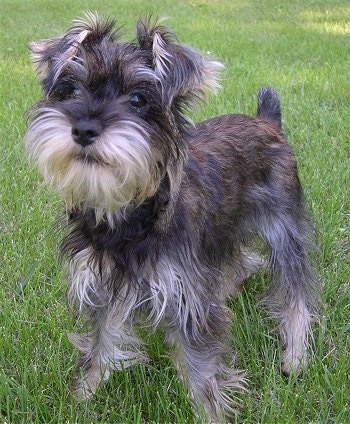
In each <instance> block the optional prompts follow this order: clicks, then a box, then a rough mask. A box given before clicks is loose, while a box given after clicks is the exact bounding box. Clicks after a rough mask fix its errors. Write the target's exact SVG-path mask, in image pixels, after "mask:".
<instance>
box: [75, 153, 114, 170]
mask: <svg viewBox="0 0 350 424" xmlns="http://www.w3.org/2000/svg"><path fill="white" fill-rule="evenodd" d="M75 160H76V161H77V162H79V163H82V164H83V165H87V166H89V165H98V166H102V167H108V163H106V162H104V161H103V160H102V159H101V158H97V157H96V156H95V155H93V154H91V153H89V152H81V153H79V154H78V155H77V156H76V157H75Z"/></svg>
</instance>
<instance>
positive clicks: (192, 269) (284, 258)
mask: <svg viewBox="0 0 350 424" xmlns="http://www.w3.org/2000/svg"><path fill="white" fill-rule="evenodd" d="M114 25H115V22H114V21H113V20H109V19H105V20H100V19H99V18H98V17H97V15H93V14H91V13H88V14H87V15H86V19H84V20H78V21H75V22H74V23H73V24H72V26H71V28H69V30H68V31H67V32H66V33H65V34H64V35H62V36H59V37H57V38H53V39H50V40H42V41H39V42H33V43H32V44H31V46H30V49H31V51H32V59H33V61H34V63H35V65H36V70H37V74H38V76H39V79H40V81H41V85H42V88H43V93H44V96H43V99H42V100H41V101H40V102H39V103H38V104H37V105H36V106H34V107H33V108H32V110H31V111H30V115H29V122H28V129H27V132H26V135H25V148H26V151H27V154H28V156H29V159H30V161H31V162H32V163H34V164H35V165H36V166H37V168H38V169H39V171H40V173H41V174H42V176H43V178H44V180H45V181H46V182H47V183H48V184H49V185H50V186H51V187H52V188H53V189H54V190H55V191H56V192H57V193H58V194H59V195H60V196H61V197H62V199H63V202H64V204H65V216H66V223H67V233H66V236H65V237H64V239H63V241H62V244H61V252H62V254H64V255H65V256H66V257H67V259H68V264H69V272H70V289H69V295H68V297H69V301H70V304H71V306H72V307H74V308H76V309H77V310H78V311H79V312H81V313H82V314H84V316H85V317H86V319H87V321H88V323H89V325H90V329H91V331H90V332H89V333H87V334H84V335H72V336H71V341H72V343H73V345H74V346H75V347H76V348H77V350H78V351H79V352H80V354H81V357H80V366H81V370H80V373H79V376H80V377H79V378H78V380H77V384H76V388H75V395H76V396H77V397H78V398H82V399H86V398H87V397H89V396H90V395H91V394H93V393H94V392H95V391H96V389H97V387H98V385H99V384H100V382H101V380H107V379H108V377H109V375H110V373H111V371H112V370H121V369H124V368H126V367H128V366H130V365H133V364H136V363H139V362H142V361H145V360H147V355H146V354H145V353H144V351H143V346H142V342H141V341H140V340H139V338H138V337H137V335H136V333H135V328H136V327H137V326H138V325H141V326H142V325H145V326H146V327H147V328H149V327H151V328H152V329H157V328H160V329H161V330H162V331H163V332H164V335H165V340H166V343H167V344H168V345H169V347H170V349H171V351H172V352H173V361H174V364H175V367H176V368H177V369H178V371H179V373H180V375H181V377H182V379H183V381H184V382H185V384H186V385H187V386H188V391H189V395H190V398H191V399H192V401H193V404H194V406H195V408H196V411H197V413H198V414H201V415H202V416H203V417H206V419H207V420H208V421H218V420H224V419H226V418H225V417H228V416H230V415H232V414H234V413H236V411H237V405H236V403H235V402H234V400H233V397H234V393H235V392H237V391H239V390H242V389H243V388H244V387H245V383H246V380H245V377H244V374H243V373H242V372H239V371H237V370H235V369H234V368H232V358H233V354H232V351H231V343H230V341H229V339H228V336H229V333H230V330H231V326H232V322H231V315H230V311H229V309H228V308H227V307H226V306H225V300H226V298H227V297H228V296H230V295H235V294H236V293H237V291H238V289H239V288H240V287H241V285H242V284H243V282H244V281H245V280H246V279H247V278H248V277H249V276H250V275H251V274H252V273H254V272H257V271H258V270H259V269H261V268H262V267H264V268H267V270H268V272H269V274H270V276H271V286H270V288H269V290H268V292H267V294H266V299H265V303H266V304H267V305H268V307H269V309H270V312H271V316H272V317H273V318H275V319H277V321H278V329H279V333H280V338H281V345H282V352H283V353H282V358H283V363H282V370H283V372H284V373H285V374H289V373H290V372H291V371H299V370H301V369H302V368H304V367H305V365H306V362H307V349H308V340H309V338H310V337H309V336H310V334H311V330H310V323H311V321H312V318H313V316H314V315H315V312H316V311H315V310H316V308H315V306H316V304H317V292H318V289H317V283H316V280H315V278H314V276H313V272H312V270H311V267H310V261H309V249H310V238H311V237H310V235H311V234H312V226H311V224H310V221H309V218H308V214H307V212H306V209H305V206H304V201H303V195H302V189H301V186H300V182H299V179H298V175H297V167H296V162H295V158H294V156H293V153H292V149H291V147H290V146H289V145H288V144H287V141H286V138H285V135H284V132H283V130H282V126H281V112H280V102H279V98H278V96H277V94H276V93H275V92H274V91H273V90H272V89H270V88H263V89H261V90H260V91H259V93H258V112H257V117H255V118H253V117H249V116H245V115H225V116H219V117H215V118H213V119H209V120H207V121H205V122H202V123H199V124H195V125H194V124H192V123H191V121H190V120H189V119H188V117H187V115H186V113H187V111H188V110H189V109H190V108H191V107H192V106H193V105H195V104H197V103H198V101H202V100H204V99H205V98H206V95H207V94H208V93H210V92H215V91H216V90H217V88H218V77H219V72H220V70H221V68H222V65H221V64H220V63H218V62H215V61H212V60H209V59H207V58H205V57H203V56H202V55H201V54H200V53H198V52H197V51H195V50H193V49H192V48H190V47H188V46H186V45H184V44H181V43H180V42H179V41H178V40H177V39H176V37H175V35H174V34H173V33H172V32H171V31H170V29H168V28H166V27H164V26H162V25H160V24H154V23H152V22H151V20H150V19H147V20H144V21H142V20H139V21H138V23H137V26H136V41H135V42H124V41H122V40H121V38H120V36H119V34H118V32H117V31H115V30H114ZM257 241H258V242H257ZM262 244H263V245H264V246H265V247H264V248H263V249H262V252H258V251H255V246H260V245H262ZM262 253H265V257H263V256H262ZM203 419H204V418H203Z"/></svg>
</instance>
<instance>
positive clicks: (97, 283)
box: [69, 252, 147, 400]
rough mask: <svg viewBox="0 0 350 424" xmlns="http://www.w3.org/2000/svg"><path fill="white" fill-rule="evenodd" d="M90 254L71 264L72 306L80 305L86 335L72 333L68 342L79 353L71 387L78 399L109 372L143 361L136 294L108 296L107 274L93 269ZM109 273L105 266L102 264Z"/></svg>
mask: <svg viewBox="0 0 350 424" xmlns="http://www.w3.org/2000/svg"><path fill="white" fill-rule="evenodd" d="M89 257H90V256H89V252H80V253H79V254H77V255H75V257H73V258H72V260H71V263H70V271H71V279H72V281H71V289H70V293H69V297H70V300H71V302H72V303H78V304H79V310H80V311H81V312H83V313H84V316H85V317H86V320H87V325H88V328H89V330H90V331H89V332H88V333H86V334H83V335H79V334H78V335H77V334H72V335H70V337H69V338H70V341H71V342H72V344H73V345H74V347H75V348H76V349H77V350H78V351H79V352H80V358H79V361H78V365H79V371H78V377H77V379H76V383H75V387H74V395H75V397H76V398H77V399H78V400H84V399H87V398H89V397H90V396H91V395H92V394H93V393H95V391H96V389H97V388H98V386H99V384H100V382H101V381H102V380H107V379H108V378H109V375H110V373H111V371H112V370H114V369H117V370H121V369H124V368H127V367H129V366H131V365H133V364H135V363H139V362H144V361H145V360H147V356H146V355H145V354H144V353H143V352H142V351H141V345H142V342H141V341H140V340H139V339H138V338H137V337H136V336H135V335H134V332H133V328H132V324H131V323H132V317H133V311H134V306H135V303H136V294H135V293H134V292H133V291H132V290H126V288H125V293H120V294H119V296H118V297H114V296H111V295H109V294H108V291H107V287H108V285H107V284H106V278H107V275H104V274H101V272H100V271H98V270H97V269H94V262H92V261H91V260H90V259H88V258H89ZM104 265H105V267H104V270H105V271H108V264H104Z"/></svg>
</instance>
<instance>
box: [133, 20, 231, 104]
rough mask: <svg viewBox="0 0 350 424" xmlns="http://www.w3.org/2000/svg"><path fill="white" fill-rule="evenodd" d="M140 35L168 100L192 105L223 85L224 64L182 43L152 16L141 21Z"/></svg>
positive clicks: (138, 28) (140, 41) (138, 37)
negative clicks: (153, 21) (220, 80)
mask: <svg viewBox="0 0 350 424" xmlns="http://www.w3.org/2000/svg"><path fill="white" fill-rule="evenodd" d="M136 35H137V40H138V43H139V46H140V48H141V49H143V50H145V51H146V52H148V54H149V55H150V57H151V62H152V64H151V65H152V68H153V70H154V72H155V73H156V75H157V77H158V79H159V81H160V83H161V85H162V90H163V95H164V96H165V101H166V102H167V103H168V104H173V102H181V103H184V104H185V105H191V104H192V103H193V102H195V101H196V100H205V98H206V96H207V94H208V93H210V92H211V93H215V92H216V91H217V90H218V88H219V87H220V85H219V83H218V80H219V74H220V71H221V69H222V68H223V65H222V64H221V63H219V62H216V61H213V60H209V59H207V58H205V57H204V56H203V55H201V54H200V53H199V52H197V51H196V50H193V49H191V48H190V47H188V46H186V45H185V44H181V43H179V42H178V40H177V38H176V36H175V35H174V33H173V32H172V31H171V30H170V29H169V28H167V27H165V26H163V25H160V24H157V23H156V24H153V25H152V24H151V22H150V18H148V19H147V20H145V21H142V20H139V21H138V23H137V26H136Z"/></svg>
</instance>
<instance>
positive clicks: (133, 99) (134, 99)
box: [129, 93, 147, 109]
mask: <svg viewBox="0 0 350 424" xmlns="http://www.w3.org/2000/svg"><path fill="white" fill-rule="evenodd" d="M129 101H130V104H131V106H132V107H135V108H137V109H141V108H143V107H145V106H146V104H147V100H146V98H145V97H144V96H143V95H142V94H138V93H134V94H131V95H130V99H129Z"/></svg>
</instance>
